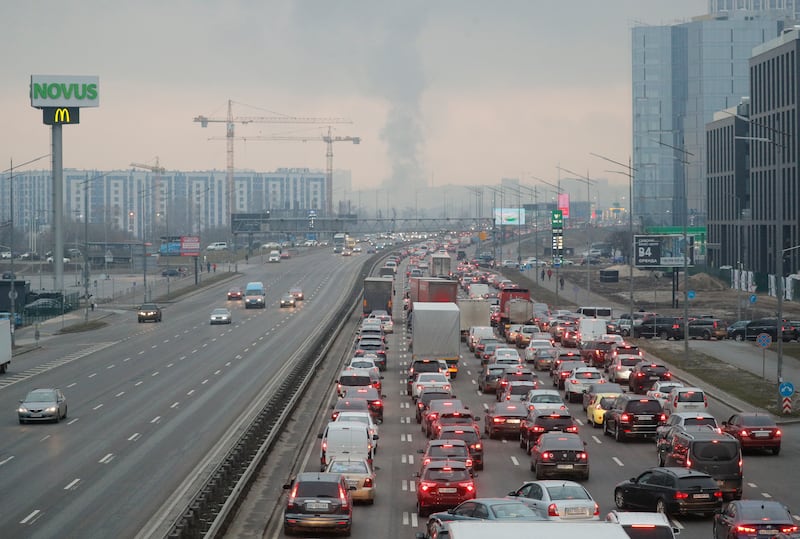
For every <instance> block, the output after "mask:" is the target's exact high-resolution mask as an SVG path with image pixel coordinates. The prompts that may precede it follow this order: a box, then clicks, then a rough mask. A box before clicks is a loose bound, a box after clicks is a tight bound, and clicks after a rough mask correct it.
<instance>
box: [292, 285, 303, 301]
mask: <svg viewBox="0 0 800 539" xmlns="http://www.w3.org/2000/svg"><path fill="white" fill-rule="evenodd" d="M289 293H290V294H291V295H292V296H294V299H295V300H297V301H303V300H304V299H305V295H304V294H303V289H302V288H300V287H299V286H293V287H292V288H290V289H289Z"/></svg>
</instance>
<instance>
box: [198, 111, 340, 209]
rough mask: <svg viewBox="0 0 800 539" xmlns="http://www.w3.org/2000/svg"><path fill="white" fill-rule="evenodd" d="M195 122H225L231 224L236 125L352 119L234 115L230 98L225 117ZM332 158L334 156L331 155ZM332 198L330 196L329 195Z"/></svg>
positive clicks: (314, 122)
mask: <svg viewBox="0 0 800 539" xmlns="http://www.w3.org/2000/svg"><path fill="white" fill-rule="evenodd" d="M194 121H195V122H198V123H199V124H200V127H208V124H209V123H224V124H225V139H226V140H227V155H228V159H227V169H226V172H227V174H226V180H227V181H226V187H227V190H228V215H227V221H228V223H229V224H230V222H231V215H232V214H233V207H234V206H233V141H234V139H235V138H236V137H235V134H234V125H235V124H237V123H239V124H249V123H272V124H350V123H353V122H352V121H350V120H347V119H344V118H311V117H302V116H283V115H275V116H234V115H233V101H232V100H230V99H229V100H228V115H227V116H226V117H225V118H210V117H208V116H196V117H195V118H194ZM331 158H332V157H331ZM329 198H330V196H329Z"/></svg>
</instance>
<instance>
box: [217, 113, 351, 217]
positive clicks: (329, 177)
mask: <svg viewBox="0 0 800 539" xmlns="http://www.w3.org/2000/svg"><path fill="white" fill-rule="evenodd" d="M220 138H221V137H211V140H220ZM234 139H235V140H244V141H248V140H288V141H294V142H308V141H311V140H321V141H322V142H324V143H325V144H326V146H327V151H326V152H325V157H326V168H325V191H326V198H327V200H326V201H325V212H326V216H327V217H333V143H334V142H352V143H353V144H361V137H350V136H333V135H332V134H331V127H330V126H328V134H327V135H309V136H301V135H264V136H261V135H259V136H254V137H234Z"/></svg>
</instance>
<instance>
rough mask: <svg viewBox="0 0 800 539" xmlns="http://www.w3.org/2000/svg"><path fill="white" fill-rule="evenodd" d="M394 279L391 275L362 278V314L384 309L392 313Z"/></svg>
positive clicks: (365, 315)
mask: <svg viewBox="0 0 800 539" xmlns="http://www.w3.org/2000/svg"><path fill="white" fill-rule="evenodd" d="M393 286H394V279H392V278H391V277H367V278H366V279H364V299H363V301H362V305H363V315H364V318H366V317H367V316H369V313H371V312H372V311H386V312H387V313H389V314H392V292H393V290H392V289H393Z"/></svg>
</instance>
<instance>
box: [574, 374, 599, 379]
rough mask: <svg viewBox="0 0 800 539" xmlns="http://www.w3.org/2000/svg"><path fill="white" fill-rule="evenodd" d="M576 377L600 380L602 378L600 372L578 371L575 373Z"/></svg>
mask: <svg viewBox="0 0 800 539" xmlns="http://www.w3.org/2000/svg"><path fill="white" fill-rule="evenodd" d="M575 378H580V379H581V380H599V379H600V378H602V376H600V373H599V372H577V373H575Z"/></svg>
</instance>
